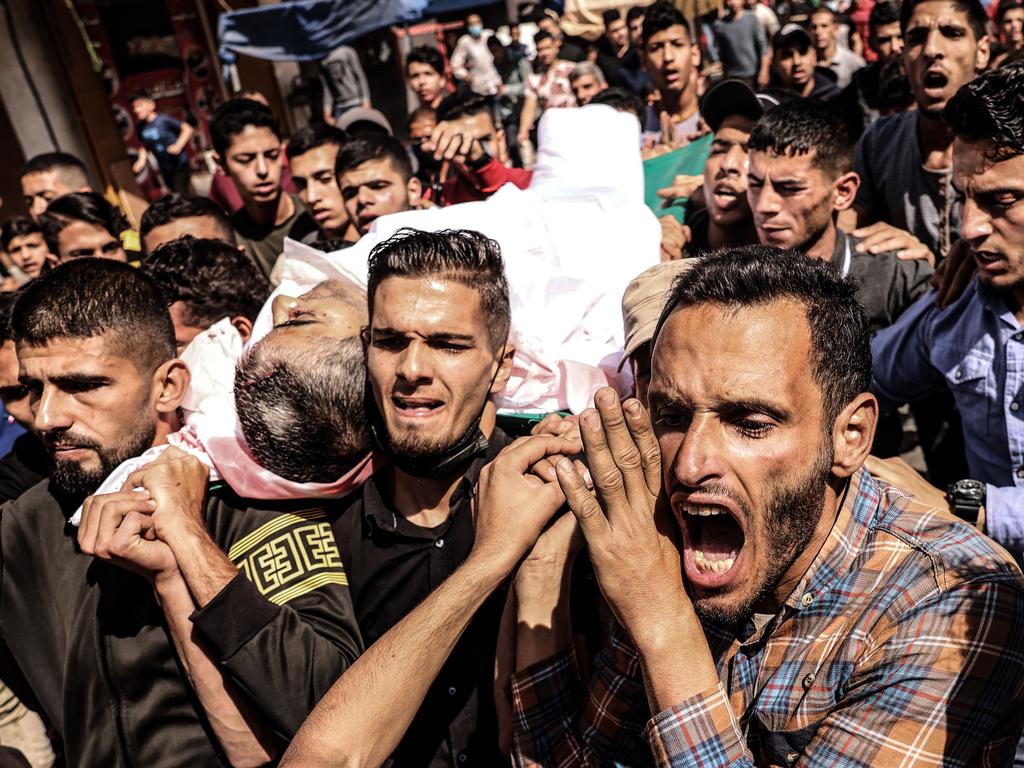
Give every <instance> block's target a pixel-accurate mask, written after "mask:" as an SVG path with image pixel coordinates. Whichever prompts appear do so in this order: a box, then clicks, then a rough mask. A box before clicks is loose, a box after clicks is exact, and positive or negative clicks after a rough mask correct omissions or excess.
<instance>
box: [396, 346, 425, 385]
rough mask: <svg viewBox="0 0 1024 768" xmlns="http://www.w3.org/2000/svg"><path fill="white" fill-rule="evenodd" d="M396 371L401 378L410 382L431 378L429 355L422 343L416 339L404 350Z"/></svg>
mask: <svg viewBox="0 0 1024 768" xmlns="http://www.w3.org/2000/svg"><path fill="white" fill-rule="evenodd" d="M396 372H397V373H398V376H399V378H401V379H404V380H405V381H409V382H415V381H421V380H423V379H426V378H429V373H430V363H429V356H428V354H427V352H426V350H425V349H424V348H423V345H422V344H420V343H418V342H415V341H414V342H411V343H410V344H409V346H407V347H406V348H405V349H404V350H402V353H401V356H400V357H399V360H398V368H397V371H396Z"/></svg>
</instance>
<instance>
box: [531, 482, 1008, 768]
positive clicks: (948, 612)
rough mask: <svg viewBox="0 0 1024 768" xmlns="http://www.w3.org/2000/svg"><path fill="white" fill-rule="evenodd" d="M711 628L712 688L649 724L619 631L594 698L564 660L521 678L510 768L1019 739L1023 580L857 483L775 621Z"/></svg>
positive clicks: (955, 531) (910, 757)
mask: <svg viewBox="0 0 1024 768" xmlns="http://www.w3.org/2000/svg"><path fill="white" fill-rule="evenodd" d="M914 507H916V508H917V509H913V508H914ZM759 623H760V622H759ZM705 633H706V635H707V639H708V644H709V645H710V648H711V654H712V656H713V657H714V659H715V661H716V664H717V666H718V672H719V680H720V683H719V685H718V686H716V687H715V688H712V689H709V690H706V691H704V692H702V693H701V694H699V695H697V696H694V697H692V698H690V699H687V700H686V701H681V702H679V703H678V704H677V705H676V706H674V707H671V708H670V709H667V710H665V711H663V712H659V713H658V714H657V715H656V716H654V717H653V718H651V717H650V711H649V709H648V707H647V700H646V696H645V693H644V685H643V679H642V676H641V670H640V662H639V659H638V655H637V651H636V649H635V648H634V647H633V645H632V643H631V642H630V641H629V640H628V638H626V637H625V636H624V633H622V632H621V631H619V633H618V634H616V635H615V636H613V638H612V642H611V644H610V645H609V647H608V648H606V649H605V650H604V651H603V652H602V653H601V654H600V655H599V656H598V658H597V660H596V661H595V667H594V678H593V681H592V683H591V686H590V690H589V691H588V692H585V691H583V690H582V686H581V683H580V680H579V674H578V672H577V665H576V660H575V658H574V657H573V655H572V653H571V651H569V652H565V653H562V654H559V655H557V656H554V657H552V658H550V659H546V660H544V661H541V662H539V663H538V664H535V665H533V666H532V667H530V668H528V669H525V670H523V671H521V672H519V673H517V674H516V676H515V677H514V678H513V680H512V693H513V703H514V707H515V724H514V728H515V732H514V756H515V764H516V765H517V766H558V767H559V768H568V767H569V766H591V765H600V766H606V765H615V766H623V765H630V766H632V765H657V766H673V767H674V766H684V765H685V766H700V767H704V766H753V765H773V766H775V765H778V766H789V765H796V764H798V763H799V764H800V765H809V766H841V767H842V768H851V767H852V766H869V765H870V766H896V765H899V766H918V765H943V766H997V765H999V766H1002V765H1009V764H1010V762H1011V761H1012V758H1013V754H1014V750H1015V748H1016V746H1017V742H1018V740H1019V738H1020V735H1021V730H1022V728H1024V578H1022V576H1021V573H1020V571H1019V570H1018V569H1017V567H1016V565H1014V563H1013V561H1012V560H1011V559H1010V557H1009V556H1008V555H1007V554H1006V552H1004V551H1003V550H1002V549H1000V548H999V547H998V545H996V544H994V543H993V542H992V541H990V540H989V539H987V538H985V537H984V536H982V535H981V534H980V533H978V532H977V531H976V530H975V529H974V528H973V527H971V526H969V525H967V524H965V523H962V522H960V521H958V520H956V519H955V518H953V517H952V516H950V515H949V514H947V513H944V512H938V511H935V510H925V511H920V506H919V505H917V504H911V502H910V499H909V497H908V496H907V495H906V494H905V493H904V492H902V491H900V490H898V489H895V488H892V487H890V486H887V485H882V484H880V483H879V482H878V481H876V480H875V479H873V478H872V477H871V476H870V475H868V474H867V473H866V472H864V471H861V472H860V473H859V474H858V475H857V476H855V477H854V479H853V481H852V483H851V486H850V490H849V492H848V494H847V499H846V501H845V503H844V504H843V506H842V508H841V509H840V512H839V515H838V517H837V519H836V523H835V525H834V526H833V528H832V531H831V533H830V534H829V537H828V540H827V541H826V543H825V544H824V546H823V547H822V549H821V551H820V552H819V553H818V556H817V557H816V558H815V560H814V563H813V564H812V565H811V567H810V568H809V569H808V571H807V573H806V574H805V575H804V577H803V579H802V580H801V582H800V584H799V585H798V586H797V588H796V589H795V590H794V591H793V592H792V594H791V595H790V596H789V598H788V599H787V600H786V601H785V604H784V605H783V606H782V608H780V610H779V612H778V613H777V614H775V615H774V616H772V617H770V618H769V619H768V620H767V621H766V622H764V623H761V625H760V627H759V628H758V627H755V626H754V625H753V624H749V625H748V626H747V627H745V628H743V630H742V631H740V632H736V631H729V630H726V629H724V628H722V627H718V626H710V625H709V626H705Z"/></svg>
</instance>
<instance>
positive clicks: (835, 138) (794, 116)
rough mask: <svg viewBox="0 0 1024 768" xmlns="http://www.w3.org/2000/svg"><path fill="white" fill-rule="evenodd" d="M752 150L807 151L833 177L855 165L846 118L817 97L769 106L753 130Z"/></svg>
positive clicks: (800, 153)
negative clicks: (813, 153)
mask: <svg viewBox="0 0 1024 768" xmlns="http://www.w3.org/2000/svg"><path fill="white" fill-rule="evenodd" d="M747 147H748V148H749V149H750V151H752V152H755V151H756V152H772V153H774V154H776V155H806V154H808V153H809V152H811V151H812V150H813V151H815V155H814V160H813V165H814V167H815V168H820V169H821V170H823V171H825V173H826V174H828V175H829V176H831V177H833V178H838V177H839V176H841V175H842V174H844V173H846V172H847V171H849V170H850V169H851V168H852V167H853V141H852V140H851V138H850V131H849V129H848V128H847V127H846V123H845V121H844V120H843V119H842V118H841V117H840V116H839V115H837V114H836V113H835V112H833V111H832V110H831V109H829V108H828V107H827V106H826V105H825V104H823V103H821V102H820V101H817V100H815V99H802V98H797V99H791V100H790V101H786V102H784V103H782V104H779V105H778V106H777V107H775V108H774V109H770V110H768V112H766V113H765V114H764V116H763V117H761V119H760V120H758V121H757V122H756V123H755V124H754V127H753V129H752V130H751V132H750V139H749V140H748V142H747Z"/></svg>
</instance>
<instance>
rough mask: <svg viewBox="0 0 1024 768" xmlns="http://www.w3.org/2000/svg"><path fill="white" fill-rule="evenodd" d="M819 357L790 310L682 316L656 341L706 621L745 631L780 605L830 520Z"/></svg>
mask: <svg viewBox="0 0 1024 768" xmlns="http://www.w3.org/2000/svg"><path fill="white" fill-rule="evenodd" d="M811 351H812V348H811V340H810V329H809V327H808V325H807V320H806V312H805V310H804V308H803V307H802V306H800V305H799V304H797V303H796V302H793V301H789V300H786V301H776V302H772V303H771V304H768V305H765V306H756V307H745V308H739V309H737V308H734V307H719V306H715V305H712V304H705V305H700V306H695V307H689V308H683V309H679V310H677V311H676V312H674V313H673V314H672V315H670V317H669V318H668V320H667V321H666V323H665V325H664V327H663V328H662V330H661V333H660V334H659V336H658V338H657V340H656V343H655V347H654V353H653V358H652V363H651V384H650V389H649V390H648V399H649V402H650V412H651V418H652V420H653V422H654V427H655V434H656V435H657V437H658V442H659V445H660V447H661V457H662V459H661V460H662V472H663V482H664V487H665V491H666V495H667V497H668V500H669V503H670V504H671V508H672V511H673V513H674V517H675V520H676V522H677V524H678V525H679V528H680V530H681V531H682V538H683V564H684V581H685V583H686V587H687V591H688V592H689V593H690V595H691V597H692V598H693V600H694V607H695V608H696V610H697V613H698V615H699V616H700V617H701V618H702V619H704V620H711V621H717V622H723V623H724V622H732V621H737V620H741V619H743V618H747V617H749V616H750V615H751V613H752V612H753V611H754V610H755V609H757V607H758V605H759V604H760V603H762V601H765V600H766V599H770V598H772V597H776V596H775V595H774V592H775V587H776V585H777V584H778V583H779V582H780V580H781V579H782V577H783V575H784V574H785V573H786V571H787V570H788V569H789V568H790V566H791V565H792V564H793V562H794V560H795V559H796V558H797V557H798V556H799V555H800V554H801V553H802V552H803V550H804V549H805V548H806V546H807V544H808V542H809V541H810V539H811V538H812V536H813V534H814V532H815V530H816V527H817V525H818V524H819V521H820V519H821V516H822V509H823V502H824V497H825V491H826V481H827V479H828V473H829V470H830V468H831V463H832V442H831V425H827V426H826V425H825V424H824V416H823V403H822V395H821V392H820V390H819V387H818V385H817V383H816V381H815V378H814V376H813V373H812V369H811V363H810V360H811ZM769 601H770V600H769ZM762 610H763V608H762Z"/></svg>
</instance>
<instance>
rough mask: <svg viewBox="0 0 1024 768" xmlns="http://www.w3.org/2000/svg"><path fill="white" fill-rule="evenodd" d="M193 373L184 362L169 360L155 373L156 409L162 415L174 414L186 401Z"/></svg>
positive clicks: (175, 359)
mask: <svg viewBox="0 0 1024 768" xmlns="http://www.w3.org/2000/svg"><path fill="white" fill-rule="evenodd" d="M191 383H192V372H191V371H189V369H188V366H187V365H185V363H184V361H182V360H179V359H178V358H174V359H173V360H168V361H167V362H166V363H164V364H163V365H161V366H160V367H159V368H157V369H156V370H155V371H154V372H153V392H154V395H155V403H154V405H155V406H156V409H157V411H158V412H160V413H174V412H175V411H176V410H178V408H179V407H180V406H181V404H182V402H183V401H184V400H185V395H186V394H188V387H189V384H191Z"/></svg>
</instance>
